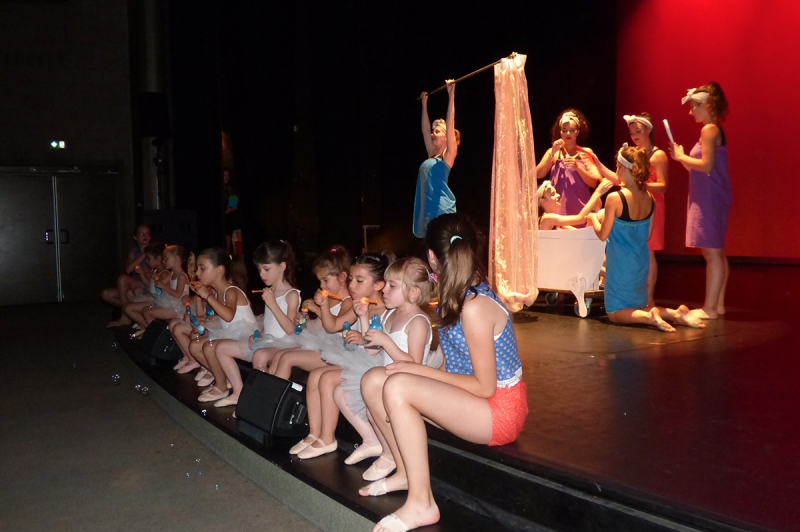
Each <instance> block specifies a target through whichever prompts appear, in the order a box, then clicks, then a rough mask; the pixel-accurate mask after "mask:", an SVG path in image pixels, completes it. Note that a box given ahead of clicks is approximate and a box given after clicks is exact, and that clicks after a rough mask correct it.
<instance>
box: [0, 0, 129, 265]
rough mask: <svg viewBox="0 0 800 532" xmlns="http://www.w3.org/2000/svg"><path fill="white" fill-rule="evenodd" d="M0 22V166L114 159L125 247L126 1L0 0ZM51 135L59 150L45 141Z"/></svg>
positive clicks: (85, 163)
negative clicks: (60, 142) (63, 146)
mask: <svg viewBox="0 0 800 532" xmlns="http://www.w3.org/2000/svg"><path fill="white" fill-rule="evenodd" d="M0 21H2V31H0V117H2V127H0V165H11V166H24V167H29V166H34V167H36V166H39V167H41V166H61V167H72V166H75V165H77V166H106V165H113V166H119V167H120V168H121V174H120V176H119V177H116V178H110V179H115V180H117V182H116V185H117V187H116V190H117V196H118V198H117V200H118V207H119V217H118V225H119V227H120V231H121V233H122V235H123V236H124V238H122V239H121V241H122V242H124V247H127V246H128V244H129V243H130V237H129V235H130V233H131V232H132V230H133V223H134V222H133V218H134V205H133V203H134V200H133V179H132V172H131V159H132V154H131V95H130V72H129V49H128V12H127V4H126V2H107V1H105V0H71V1H70V2H2V3H0ZM51 140H64V141H65V142H66V149H63V150H54V149H52V148H50V146H49V143H50V141H51ZM116 251H117V252H118V253H119V254H120V255H121V253H122V252H124V251H127V249H120V250H116ZM109 252H110V253H114V251H111V250H110V251H109ZM120 258H121V257H120Z"/></svg>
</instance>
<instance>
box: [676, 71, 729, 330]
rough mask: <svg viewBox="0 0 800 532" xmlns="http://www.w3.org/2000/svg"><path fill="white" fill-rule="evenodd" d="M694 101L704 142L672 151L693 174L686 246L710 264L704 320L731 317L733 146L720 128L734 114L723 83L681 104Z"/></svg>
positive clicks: (702, 312)
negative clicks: (730, 153)
mask: <svg viewBox="0 0 800 532" xmlns="http://www.w3.org/2000/svg"><path fill="white" fill-rule="evenodd" d="M686 102H689V114H690V115H692V116H693V117H694V119H695V121H696V122H701V123H702V124H703V129H702V130H700V140H699V141H697V144H695V145H694V148H692V151H691V153H689V155H686V153H684V151H683V146H681V145H680V144H673V145H672V146H670V153H671V154H672V158H673V159H675V160H676V161H678V162H679V163H681V164H682V165H683V167H684V168H686V169H687V170H689V174H690V175H689V208H688V211H687V213H686V246H687V247H690V248H700V249H701V250H702V252H703V258H704V259H705V260H706V298H705V301H704V302H703V307H702V308H699V309H695V310H692V314H694V315H696V316H699V317H700V318H702V319H716V318H718V317H719V316H722V315H724V314H725V287H726V285H727V284H728V258H727V257H726V256H725V235H726V233H727V231H728V215H729V214H730V210H731V201H732V198H733V194H732V192H731V182H730V178H729V177H728V147H727V145H726V142H725V131H723V129H722V126H721V125H720V124H719V123H720V122H722V120H723V119H724V118H725V115H726V114H727V112H728V101H727V100H726V99H725V93H724V92H722V88H721V87H720V86H719V84H718V83H716V82H714V81H712V82H710V83H709V84H707V85H703V86H702V87H699V88H697V89H690V90H689V93H688V94H687V95H686V96H685V97H684V98H683V100H681V103H686Z"/></svg>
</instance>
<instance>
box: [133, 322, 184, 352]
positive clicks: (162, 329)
mask: <svg viewBox="0 0 800 532" xmlns="http://www.w3.org/2000/svg"><path fill="white" fill-rule="evenodd" d="M139 347H140V348H141V350H142V351H144V352H145V354H147V355H149V356H151V357H152V358H156V359H159V360H169V361H170V362H175V361H178V360H179V359H181V358H182V357H183V353H181V349H180V347H178V344H176V343H175V339H174V338H173V337H172V333H170V332H169V327H168V326H167V324H166V323H164V322H163V321H161V320H153V322H152V323H150V325H148V326H147V329H145V331H144V334H143V335H142V339H141V340H140V341H139Z"/></svg>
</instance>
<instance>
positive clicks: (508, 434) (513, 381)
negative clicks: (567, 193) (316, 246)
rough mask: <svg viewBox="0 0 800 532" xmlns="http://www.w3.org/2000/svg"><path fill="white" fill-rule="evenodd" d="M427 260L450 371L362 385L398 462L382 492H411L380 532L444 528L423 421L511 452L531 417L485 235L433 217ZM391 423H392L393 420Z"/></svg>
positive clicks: (373, 374) (414, 369) (419, 371)
mask: <svg viewBox="0 0 800 532" xmlns="http://www.w3.org/2000/svg"><path fill="white" fill-rule="evenodd" d="M425 238H426V244H427V247H428V260H429V262H430V265H431V267H432V268H433V270H434V271H435V272H436V273H437V274H438V275H439V307H438V309H437V316H438V322H439V338H440V343H441V347H442V350H443V352H444V356H445V365H444V366H443V367H442V368H441V369H442V370H443V371H440V370H437V369H434V368H431V367H428V366H423V365H420V364H412V363H409V362H395V363H393V364H389V365H388V366H386V368H374V369H372V370H370V371H368V372H367V373H366V374H365V375H364V378H363V379H362V380H361V392H362V395H363V397H364V399H365V401H366V404H367V407H368V408H369V412H370V415H371V417H372V419H373V420H374V421H375V424H376V426H377V427H378V428H379V430H380V431H381V433H382V435H383V436H384V438H385V440H386V442H387V443H388V445H389V446H390V448H391V451H392V455H393V456H394V457H395V461H396V464H397V471H396V472H395V474H394V475H392V476H390V477H388V478H386V479H385V480H383V481H379V482H385V486H382V488H383V489H381V490H371V489H370V487H369V486H367V487H365V488H363V489H362V490H361V491H360V493H361V495H369V494H370V492H373V493H375V492H376V491H380V492H384V490H385V491H386V492H391V491H398V490H404V489H408V498H407V499H406V502H405V504H404V505H403V506H402V507H401V508H400V509H399V510H397V512H396V513H394V514H391V515H389V516H387V517H385V518H383V519H382V520H381V521H380V523H378V524H377V525H376V526H375V528H374V531H384V532H385V531H396V530H408V529H411V528H417V527H421V526H424V525H429V524H432V523H436V522H438V521H439V509H438V507H437V505H436V502H435V501H434V500H433V492H432V491H431V479H430V470H429V467H428V442H427V435H426V432H425V420H428V421H430V422H432V423H434V424H436V425H438V426H440V427H442V428H444V429H445V430H448V431H450V432H452V433H453V434H455V435H456V436H458V437H460V438H463V439H465V440H468V441H471V442H474V443H483V444H488V445H504V444H506V443H510V442H512V441H514V440H515V439H516V438H517V436H518V435H519V433H520V432H521V431H522V426H523V424H524V422H525V418H526V416H527V415H528V403H527V393H526V388H525V383H524V382H522V380H521V379H522V364H521V362H520V358H519V353H518V352H517V339H516V336H515V335H514V328H513V327H512V324H511V317H510V315H509V313H508V311H507V310H506V308H505V307H504V306H503V304H502V303H500V301H499V300H498V298H497V296H496V295H495V294H494V292H492V291H491V289H490V288H489V286H488V285H487V284H486V282H485V280H486V274H485V271H486V270H485V268H484V266H483V263H482V257H483V254H482V253H481V252H480V251H479V235H478V232H477V230H476V229H475V226H474V225H473V224H472V222H471V221H470V220H469V219H468V218H466V217H465V216H463V215H460V214H444V215H442V216H439V217H438V218H436V219H434V220H432V221H431V222H430V224H429V225H428V230H427V234H426V236H425ZM387 420H391V424H389V423H388V422H387Z"/></svg>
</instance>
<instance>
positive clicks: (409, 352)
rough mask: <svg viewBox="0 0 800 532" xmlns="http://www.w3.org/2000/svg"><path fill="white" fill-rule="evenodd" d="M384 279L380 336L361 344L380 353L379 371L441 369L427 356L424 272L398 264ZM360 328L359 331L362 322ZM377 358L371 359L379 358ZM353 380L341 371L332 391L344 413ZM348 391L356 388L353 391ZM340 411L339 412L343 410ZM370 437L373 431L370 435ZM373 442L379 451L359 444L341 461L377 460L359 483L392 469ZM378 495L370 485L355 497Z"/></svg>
mask: <svg viewBox="0 0 800 532" xmlns="http://www.w3.org/2000/svg"><path fill="white" fill-rule="evenodd" d="M384 278H385V279H386V286H384V287H383V302H384V304H385V305H386V308H387V309H390V310H389V312H388V313H387V315H386V319H385V320H384V324H383V327H384V331H385V332H384V331H378V330H376V329H369V330H367V332H366V333H364V340H365V341H368V342H369V343H370V344H374V345H380V346H382V347H383V353H382V355H383V356H382V357H380V358H382V360H380V361H379V362H380V364H379V365H381V366H385V365H387V364H390V363H392V362H401V361H405V362H415V363H417V364H426V365H429V366H431V367H434V368H437V369H438V368H439V366H441V365H442V358H441V354H440V352H439V351H436V352H435V354H436V355H438V356H431V354H430V348H431V340H432V339H433V333H432V330H431V322H430V320H429V319H428V316H426V315H425V313H424V312H423V310H422V308H421V307H422V306H424V305H426V304H427V303H428V301H430V299H431V292H432V291H433V283H432V281H431V273H430V271H429V270H428V268H427V266H426V265H425V263H424V262H422V261H421V260H419V259H416V258H410V259H400V260H398V261H396V262H393V263H392V264H391V265H390V266H389V267H388V268H387V269H386V274H385V275H384ZM363 319H364V318H362V320H363ZM361 326H362V327H364V322H363V321H362V323H361ZM362 330H363V329H362ZM379 356H380V355H379ZM379 356H376V357H375V358H379ZM376 362H378V361H376ZM362 374H363V372H362ZM353 377H355V375H353V376H352V377H351V376H350V375H348V372H347V371H343V372H342V378H343V379H345V380H344V382H343V383H342V385H341V386H340V387H339V388H337V390H336V391H334V399H337V404H340V402H339V400H340V399H341V398H343V399H344V400H345V401H346V403H347V405H348V406H349V407H351V408H355V404H354V401H353V397H355V396H354V394H356V393H357V394H358V397H360V395H361V394H360V382H361V377H362V375H358V376H357V377H358V378H357V379H356V378H353ZM353 386H357V387H359V388H356V389H353V388H352V387H353ZM338 390H342V393H339V394H337V393H336V392H337V391H338ZM359 405H360V406H361V408H362V412H358V414H359V416H361V417H364V416H365V415H366V412H365V411H363V408H364V406H363V400H360V401H359ZM342 411H343V412H344V410H342ZM373 427H374V424H373ZM375 433H376V431H375V430H373V434H375ZM362 436H363V435H362ZM377 437H378V439H380V440H381V442H380V445H375V446H371V447H370V446H367V443H368V442H367V441H366V439H365V443H364V445H363V446H362V447H360V448H358V449H356V451H355V452H354V453H353V454H352V455H350V458H348V460H346V461H345V463H348V464H354V463H356V462H359V461H361V460H362V459H363V458H367V457H370V456H377V455H378V454H380V458H378V460H376V461H375V463H373V464H372V466H370V468H369V469H367V470H366V471H365V472H364V474H363V477H364V480H370V481H372V480H380V479H382V478H384V477H386V476H387V475H388V474H389V473H391V472H392V471H393V470H394V469H395V467H396V464H395V461H394V458H393V457H392V454H391V450H390V447H389V445H388V444H387V443H386V441H385V440H384V439H383V438H382V436H381V435H380V433H377ZM383 493H386V484H385V482H375V483H374V484H370V485H369V486H368V487H367V488H365V489H364V490H362V493H361V494H362V495H382V494H383Z"/></svg>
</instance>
